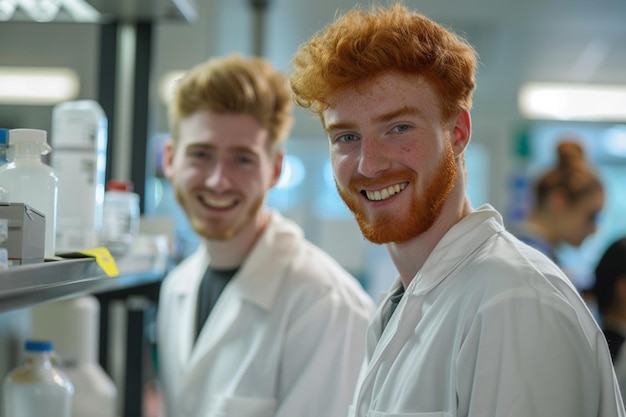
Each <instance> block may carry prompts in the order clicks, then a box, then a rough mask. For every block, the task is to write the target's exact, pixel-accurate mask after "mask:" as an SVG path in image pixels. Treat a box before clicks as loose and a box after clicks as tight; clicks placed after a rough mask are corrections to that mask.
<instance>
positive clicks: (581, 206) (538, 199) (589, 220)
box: [512, 140, 604, 272]
mask: <svg viewBox="0 0 626 417" xmlns="http://www.w3.org/2000/svg"><path fill="white" fill-rule="evenodd" d="M556 152H557V158H556V164H555V165H554V166H553V167H552V168H550V169H548V170H547V171H546V172H544V173H543V174H542V175H541V176H539V177H538V178H537V179H536V180H535V182H534V184H533V190H532V195H531V199H532V203H531V209H530V212H529V214H528V216H527V217H526V219H524V221H523V222H522V223H521V224H519V225H516V226H515V227H513V228H512V232H513V233H514V234H515V235H516V236H517V237H518V238H519V239H520V240H522V241H523V242H525V243H527V244H529V245H530V246H532V247H534V248H536V249H538V250H539V251H541V252H543V253H544V254H545V255H546V256H548V257H549V258H550V259H551V260H552V261H553V262H555V263H556V264H557V265H559V266H561V267H563V265H562V263H561V262H560V260H559V258H558V249H559V247H560V246H561V245H562V244H567V245H570V246H572V247H579V246H580V245H581V244H582V243H583V242H584V241H585V239H586V238H587V237H588V236H590V235H591V234H593V233H595V231H596V229H597V222H598V215H599V213H600V211H601V210H602V208H603V206H604V187H603V185H602V182H601V181H600V178H599V176H598V175H597V173H596V172H595V171H594V169H593V167H592V166H591V165H590V164H589V163H588V162H587V160H586V158H585V152H584V149H583V147H582V146H581V145H580V143H579V142H577V141H575V140H563V141H561V142H560V143H559V144H558V147H557V149H556ZM566 272H567V271H566Z"/></svg>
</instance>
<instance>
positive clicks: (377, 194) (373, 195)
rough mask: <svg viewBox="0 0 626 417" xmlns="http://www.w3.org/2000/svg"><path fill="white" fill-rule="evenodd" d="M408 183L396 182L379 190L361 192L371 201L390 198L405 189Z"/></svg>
mask: <svg viewBox="0 0 626 417" xmlns="http://www.w3.org/2000/svg"><path fill="white" fill-rule="evenodd" d="M407 185H408V182H403V183H401V184H394V185H391V186H389V187H387V188H383V189H382V190H377V191H368V190H363V191H361V193H362V194H363V195H365V197H367V199H368V200H370V201H381V200H386V199H388V198H390V197H391V196H393V195H395V194H398V193H399V192H400V191H402V190H404V189H405V188H406V187H407Z"/></svg>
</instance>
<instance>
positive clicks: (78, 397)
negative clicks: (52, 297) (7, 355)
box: [31, 295, 117, 417]
mask: <svg viewBox="0 0 626 417" xmlns="http://www.w3.org/2000/svg"><path fill="white" fill-rule="evenodd" d="M31 320H32V323H31V324H32V326H31V328H32V336H33V337H35V338H41V339H48V340H51V341H52V342H53V343H54V346H55V352H56V354H57V358H58V366H59V368H60V369H62V370H63V371H64V372H65V373H66V374H67V375H68V376H69V377H70V379H71V380H72V382H73V384H74V389H75V392H74V399H73V404H72V417H115V415H116V413H115V411H116V408H117V388H116V386H115V384H114V383H113V380H112V379H111V378H110V377H109V375H107V373H106V372H105V371H104V369H102V367H101V366H100V363H99V362H98V354H99V351H98V346H99V339H100V337H99V333H100V330H99V329H100V304H99V303H98V300H97V299H96V298H95V297H94V296H91V295H87V296H81V297H76V298H72V299H66V300H60V301H53V302H50V303H45V304H38V305H36V306H34V307H33V309H32V316H31Z"/></svg>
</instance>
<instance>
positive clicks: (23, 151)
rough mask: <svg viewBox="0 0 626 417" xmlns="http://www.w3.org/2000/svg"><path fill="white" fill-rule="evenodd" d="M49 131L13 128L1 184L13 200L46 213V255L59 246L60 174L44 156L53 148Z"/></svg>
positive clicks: (0, 172) (51, 254)
mask: <svg viewBox="0 0 626 417" xmlns="http://www.w3.org/2000/svg"><path fill="white" fill-rule="evenodd" d="M46 136H47V134H46V131H45V130H38V129H11V130H10V131H9V162H8V163H6V164H4V165H2V166H0V187H3V188H4V189H6V190H7V191H8V193H9V200H10V202H11V203H24V204H27V205H29V206H31V207H32V208H34V209H35V210H38V211H40V212H41V213H43V215H44V216H45V220H46V229H45V233H46V236H45V247H44V256H45V257H46V258H50V257H53V256H54V254H55V247H56V237H55V233H56V218H57V195H58V189H59V178H58V177H57V175H56V172H55V171H54V169H53V168H52V167H51V166H50V165H47V164H45V163H44V162H43V161H42V159H41V157H42V155H46V154H48V153H50V152H51V151H52V148H51V147H50V145H48V142H47V140H46Z"/></svg>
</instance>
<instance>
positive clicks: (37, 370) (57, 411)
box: [3, 341, 74, 417]
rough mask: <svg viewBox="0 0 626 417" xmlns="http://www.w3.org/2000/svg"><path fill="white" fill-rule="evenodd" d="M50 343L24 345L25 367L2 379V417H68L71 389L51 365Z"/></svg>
mask: <svg viewBox="0 0 626 417" xmlns="http://www.w3.org/2000/svg"><path fill="white" fill-rule="evenodd" d="M52 348H53V346H52V342H49V341H27V342H26V343H25V356H26V360H25V363H24V364H23V365H21V366H19V367H17V368H15V369H14V370H13V371H11V372H10V373H9V374H8V375H7V376H6V378H5V379H4V386H3V389H4V390H3V391H4V400H3V403H4V416H5V417H41V416H54V417H71V415H72V414H71V413H72V398H73V395H74V386H73V385H72V382H71V381H70V379H69V377H68V376H67V375H66V374H65V373H64V372H63V371H61V370H59V369H58V368H56V367H55V366H54V365H53V364H52V361H51V353H52Z"/></svg>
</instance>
